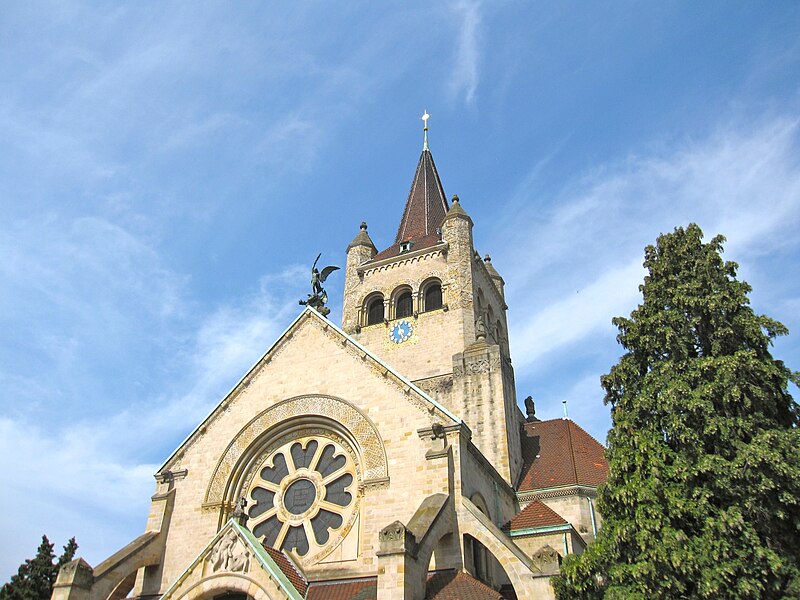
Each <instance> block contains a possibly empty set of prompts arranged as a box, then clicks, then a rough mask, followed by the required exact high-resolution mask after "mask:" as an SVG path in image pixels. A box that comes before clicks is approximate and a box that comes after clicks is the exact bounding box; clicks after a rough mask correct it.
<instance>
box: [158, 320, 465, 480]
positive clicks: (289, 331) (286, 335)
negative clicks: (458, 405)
mask: <svg viewBox="0 0 800 600" xmlns="http://www.w3.org/2000/svg"><path fill="white" fill-rule="evenodd" d="M306 319H319V320H320V322H321V323H322V324H323V325H324V326H325V327H329V328H331V329H332V330H333V331H335V332H336V333H337V334H338V335H339V336H341V338H342V340H343V341H345V342H346V343H348V344H351V345H352V346H353V347H354V348H356V349H358V350H359V351H360V352H362V353H363V354H364V357H365V359H369V360H371V361H373V362H375V363H376V364H377V365H379V366H380V367H381V369H383V370H384V372H385V373H386V374H387V375H388V376H391V377H394V378H395V379H396V380H397V381H398V382H399V383H401V384H403V385H404V386H405V387H406V388H407V389H408V390H409V391H410V392H411V393H413V394H415V395H417V396H418V397H419V398H420V399H422V401H423V402H424V403H427V404H428V405H429V406H430V409H431V412H433V411H434V410H436V411H438V412H439V413H440V414H442V415H444V416H445V417H446V418H448V419H450V420H451V421H452V423H451V424H457V425H463V424H464V423H463V421H461V419H459V418H458V417H457V416H455V415H454V414H453V413H452V412H450V411H449V410H448V409H447V408H445V407H444V406H442V405H441V404H440V403H439V402H437V401H436V400H434V399H433V398H432V397H430V396H429V395H428V394H427V393H425V392H424V391H423V390H421V389H420V388H419V387H417V386H416V385H414V383H412V382H411V381H410V380H408V379H406V378H405V377H403V376H402V375H401V374H400V373H398V372H397V371H395V370H394V369H393V368H392V367H390V366H389V365H388V364H386V363H385V362H384V361H383V360H382V359H380V358H379V357H378V356H376V355H375V354H373V353H372V352H370V351H369V350H367V349H366V348H365V347H364V346H362V345H361V344H359V343H358V342H357V341H356V340H354V339H353V338H352V337H350V336H349V335H347V334H346V333H345V332H344V331H342V330H341V329H340V328H339V327H337V326H336V325H335V324H334V323H332V322H331V321H329V320H328V319H326V318H325V317H323V316H322V315H321V314H319V313H318V312H317V311H316V310H314V309H313V308H311V307H310V306H309V307H306V308H305V310H303V311H302V312H301V313H300V314H299V315H298V316H297V317H296V318H295V320H294V321H292V323H291V325H289V327H287V328H286V330H285V331H284V332H283V333H282V334H281V335H280V336H279V337H278V339H277V340H275V342H274V343H273V344H272V346H270V348H269V349H268V350H267V351H266V352H265V353H264V354H263V355H262V356H261V358H259V359H258V361H256V363H255V364H254V365H253V366H252V367H251V368H250V369H248V371H247V373H246V374H245V375H244V376H243V377H242V378H241V379H240V380H239V382H238V383H237V384H236V385H235V386H234V387H233V388H232V389H231V390H230V391H229V392H228V393H227V394H225V396H224V397H223V398H222V400H221V401H220V402H219V403H218V404H217V405H216V406H215V407H214V408H213V409H212V410H211V412H210V413H209V414H208V415H207V416H206V418H205V419H203V421H202V422H201V423H200V424H199V425H198V426H197V427H195V429H194V430H193V431H192V432H191V433H190V434H189V435H188V436H187V437H186V439H184V440H183V442H181V443H180V445H179V446H178V447H177V448H176V449H175V451H174V452H173V453H172V454H171V455H170V456H169V458H168V459H167V460H166V461H164V464H163V465H161V467H160V468H159V470H158V471H157V474H159V473H162V472H163V471H165V470H167V469H169V467H171V466H172V464H173V462H174V461H175V460H176V457H177V456H178V455H179V454H180V453H181V451H182V450H184V449H185V448H186V447H187V446H188V445H189V444H190V443H191V442H192V440H194V439H195V438H196V437H197V436H198V435H199V434H200V432H202V431H204V430H205V428H206V427H207V425H208V423H209V422H210V421H211V420H213V419H214V418H215V417H216V416H217V415H218V414H220V413H221V412H222V411H223V409H224V407H225V405H226V404H227V402H228V401H229V399H231V398H233V397H235V396H236V395H238V394H239V393H240V392H241V391H242V390H243V389H244V388H246V387H247V386H248V385H249V382H250V381H251V379H252V378H253V377H254V375H255V374H256V373H257V372H258V371H259V370H260V369H261V368H262V367H263V366H264V365H265V364H266V363H267V362H269V359H270V356H271V355H272V354H273V353H274V352H275V351H276V350H277V349H278V347H279V346H281V344H283V343H288V342H290V340H291V338H292V336H293V333H294V332H295V331H296V330H297V329H298V328H299V327H300V324H301V322H303V321H304V320H306Z"/></svg>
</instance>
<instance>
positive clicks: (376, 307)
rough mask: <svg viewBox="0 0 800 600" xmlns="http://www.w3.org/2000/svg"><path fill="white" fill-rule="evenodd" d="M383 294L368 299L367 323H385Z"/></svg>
mask: <svg viewBox="0 0 800 600" xmlns="http://www.w3.org/2000/svg"><path fill="white" fill-rule="evenodd" d="M383 318H384V314H383V296H381V295H380V294H377V295H375V296H373V297H371V298H370V299H368V300H367V325H375V324H377V323H383Z"/></svg>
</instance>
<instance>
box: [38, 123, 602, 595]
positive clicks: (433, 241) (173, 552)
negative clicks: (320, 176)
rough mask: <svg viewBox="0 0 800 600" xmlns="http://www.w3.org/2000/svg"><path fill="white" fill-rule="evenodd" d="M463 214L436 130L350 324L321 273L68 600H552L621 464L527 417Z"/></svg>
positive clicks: (496, 292)
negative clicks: (334, 309) (147, 504)
mask: <svg viewBox="0 0 800 600" xmlns="http://www.w3.org/2000/svg"><path fill="white" fill-rule="evenodd" d="M426 125H427V121H426ZM398 200H399V199H398ZM468 207H469V205H468V203H465V207H462V206H461V202H460V201H459V199H458V197H457V196H453V197H452V199H451V200H450V201H449V202H448V201H447V199H446V196H445V193H444V190H443V187H442V183H441V181H440V179H439V174H438V172H437V170H436V166H435V164H434V161H433V156H432V154H431V152H430V150H429V148H428V141H427V126H426V128H425V141H424V146H423V151H422V155H421V156H420V158H419V162H418V164H417V168H416V171H415V173H414V178H413V181H412V183H411V190H410V192H409V194H408V198H407V200H406V203H405V207H404V208H403V210H402V213H400V208H401V206H400V202H399V201H398V204H397V208H398V215H399V216H400V222H399V226H398V228H397V235H396V237H395V240H394V243H393V244H392V245H391V246H389V247H388V248H383V249H378V248H376V247H375V245H374V244H373V242H372V239H371V238H370V235H369V233H368V231H367V225H366V223H362V224H361V227H360V230H359V231H358V233H357V235H356V236H355V238H354V239H353V241H352V242H351V243H350V245H349V246H347V257H346V267H345V269H344V305H343V314H342V319H341V326H339V325H338V324H337V323H335V322H334V321H333V319H329V318H328V316H327V315H326V313H327V308H326V307H325V306H324V290H322V289H321V285H322V283H324V277H319V276H318V275H315V290H314V291H315V293H314V295H313V297H312V296H309V302H308V306H307V307H306V308H304V309H303V310H302V311H301V312H300V314H299V315H298V316H297V318H296V319H295V320H294V321H293V322H292V323H287V325H288V326H287V328H286V330H285V332H284V333H283V334H282V335H281V336H280V337H279V338H278V339H277V340H275V342H274V344H273V345H272V346H271V347H270V348H269V349H268V350H267V351H266V353H265V354H264V355H263V356H262V357H261V358H260V359H259V360H258V361H257V362H256V364H255V365H254V366H253V367H252V368H251V369H250V371H249V372H247V373H246V374H245V375H244V377H242V379H241V380H240V381H239V382H238V384H237V385H236V386H235V387H234V389H233V390H232V391H231V392H230V393H229V394H228V395H227V396H226V397H225V398H223V399H222V400H221V402H220V403H219V404H218V405H217V406H216V408H214V410H213V411H212V412H211V413H210V414H209V415H208V417H206V419H205V420H204V421H203V422H202V423H200V424H199V425H198V426H197V428H196V429H195V430H194V431H193V432H192V433H191V434H190V435H189V436H188V437H187V438H186V440H185V441H184V442H183V443H182V444H181V445H180V447H178V448H177V449H176V450H175V452H174V453H173V454H172V455H171V456H169V457H168V458H167V459H166V461H165V462H164V464H163V465H162V467H161V468H160V469H159V470H158V472H157V473H156V474H155V478H156V489H155V493H154V495H153V497H152V504H151V508H150V514H149V516H148V518H147V524H146V526H145V528H144V533H143V534H142V535H141V536H139V537H137V538H136V539H135V540H133V541H132V542H131V543H130V544H128V545H127V546H125V547H124V548H122V549H121V550H119V551H118V552H117V553H115V554H114V555H112V556H110V557H109V558H108V559H106V560H105V561H103V562H102V563H100V564H98V565H96V566H94V567H92V566H91V565H89V564H88V563H87V562H86V561H84V560H83V559H80V558H79V559H76V560H74V561H72V562H71V563H69V564H67V565H64V567H63V568H62V569H61V571H60V573H59V575H58V580H57V582H56V585H55V589H54V592H53V599H54V600H106V599H111V600H117V599H124V598H140V599H148V600H149V599H156V598H163V599H164V600H178V599H185V600H212V599H215V600H287V599H288V600H301V599H305V600H345V599H348V600H350V599H352V600H356V599H358V600H366V599H377V600H423V599H428V600H444V599H450V598H463V599H465V600H466V599H473V600H483V599H486V600H489V599H500V598H507V599H509V598H519V599H523V598H524V599H537V598H543V599H544V598H552V597H553V591H552V588H551V587H550V577H551V576H552V575H554V574H556V573H558V572H559V568H560V564H561V560H562V558H563V557H564V556H565V555H567V554H573V553H580V552H582V551H583V550H584V548H586V546H587V544H590V543H592V541H593V539H594V537H595V535H596V533H597V530H598V528H599V527H600V526H601V516H600V515H599V514H598V513H597V512H596V510H595V506H594V500H595V497H596V492H597V486H598V485H599V484H601V483H602V482H603V481H605V479H606V476H607V471H608V465H607V462H606V460H605V458H604V455H603V451H604V449H603V447H602V446H601V444H600V443H598V442H597V441H596V440H595V439H593V438H592V437H591V436H590V435H589V434H588V433H586V432H585V431H584V430H583V429H581V428H580V427H579V426H578V425H577V424H575V423H574V422H573V421H571V420H569V419H567V418H566V417H565V418H564V419H554V420H549V421H540V420H539V419H537V418H536V415H535V411H534V406H533V401H532V400H531V399H530V397H529V398H528V399H527V400H526V401H525V402H524V405H525V407H526V413H527V414H523V413H522V411H521V410H520V408H519V406H518V400H517V391H516V389H515V383H514V369H513V366H512V360H511V355H510V351H509V343H508V342H509V334H510V332H509V330H508V323H507V320H506V311H507V308H508V307H507V306H506V301H505V296H504V289H503V286H504V281H503V278H502V277H501V275H500V273H499V272H498V271H497V269H496V268H495V267H494V265H493V264H492V261H491V259H490V258H489V256H488V255H486V256H485V257H484V258H481V255H480V254H478V252H477V251H476V249H475V247H474V244H473V237H472V229H473V222H472V219H471V218H470V217H469V214H468ZM337 275H338V274H337Z"/></svg>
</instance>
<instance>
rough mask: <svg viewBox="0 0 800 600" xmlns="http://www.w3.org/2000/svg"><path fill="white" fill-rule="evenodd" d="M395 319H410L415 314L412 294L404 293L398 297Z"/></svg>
mask: <svg viewBox="0 0 800 600" xmlns="http://www.w3.org/2000/svg"><path fill="white" fill-rule="evenodd" d="M396 302H397V306H396V309H395V318H397V319H399V318H401V317H410V316H411V315H412V314H413V312H414V301H413V300H412V299H411V292H403V293H402V294H400V295H399V296H398V297H397V300H396Z"/></svg>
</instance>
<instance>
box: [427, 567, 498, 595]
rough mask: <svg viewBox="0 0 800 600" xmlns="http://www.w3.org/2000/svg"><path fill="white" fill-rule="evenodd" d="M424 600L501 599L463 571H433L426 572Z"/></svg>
mask: <svg viewBox="0 0 800 600" xmlns="http://www.w3.org/2000/svg"><path fill="white" fill-rule="evenodd" d="M425 591H426V594H425V598H426V600H503V596H501V595H500V592H496V591H494V590H493V589H492V588H490V587H489V586H488V585H484V584H483V583H481V582H480V581H478V580H477V579H474V578H473V577H471V576H470V575H468V574H467V573H464V572H463V571H435V572H433V573H429V574H428V586H427V589H426V590H425Z"/></svg>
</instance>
